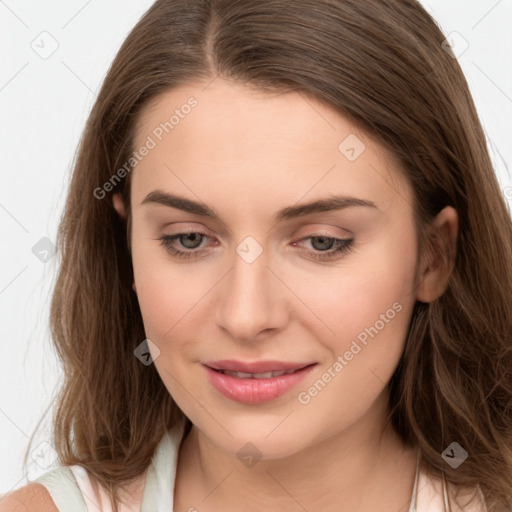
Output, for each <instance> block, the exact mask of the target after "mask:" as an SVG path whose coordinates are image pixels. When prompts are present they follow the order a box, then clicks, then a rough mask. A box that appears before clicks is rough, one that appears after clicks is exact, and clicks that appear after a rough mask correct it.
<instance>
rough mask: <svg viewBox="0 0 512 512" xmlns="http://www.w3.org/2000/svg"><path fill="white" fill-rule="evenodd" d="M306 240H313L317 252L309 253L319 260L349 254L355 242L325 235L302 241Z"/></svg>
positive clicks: (312, 243)
mask: <svg viewBox="0 0 512 512" xmlns="http://www.w3.org/2000/svg"><path fill="white" fill-rule="evenodd" d="M304 240H311V245H312V247H313V248H314V249H316V250H314V251H308V253H309V254H310V256H311V257H313V258H315V259H318V260H330V259H334V258H335V257H336V256H338V255H340V254H342V253H346V252H348V251H349V250H350V249H351V248H352V244H353V242H354V239H353V238H336V237H330V236H325V235H312V236H308V237H305V238H302V239H301V241H304ZM293 245H296V244H295V243H294V244H293Z"/></svg>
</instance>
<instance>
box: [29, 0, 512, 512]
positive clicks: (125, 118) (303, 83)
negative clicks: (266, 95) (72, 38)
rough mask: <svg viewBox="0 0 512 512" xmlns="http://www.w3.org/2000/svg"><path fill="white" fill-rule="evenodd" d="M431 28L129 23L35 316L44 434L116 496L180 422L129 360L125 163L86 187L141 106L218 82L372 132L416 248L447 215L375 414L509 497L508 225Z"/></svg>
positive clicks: (384, 13)
mask: <svg viewBox="0 0 512 512" xmlns="http://www.w3.org/2000/svg"><path fill="white" fill-rule="evenodd" d="M444 40H445V36H444V35H443V33H442V32H441V30H440V29H439V27H438V26H437V24H436V22H435V21H434V20H433V19H432V17H431V16H430V15H429V14H428V13H427V12H426V11H425V10H424V9H423V8H422V6H421V5H420V4H419V2H417V1H416V0H388V1H386V2H383V1H382V0H294V1H293V2H289V1H288V0H257V1H250V0H241V1H237V2H234V1H232V0H158V1H156V2H155V3H154V4H153V5H152V7H151V8H150V9H149V10H148V11H147V13H146V14H145V15H144V16H143V17H142V19H141V20H140V21H139V22H138V23H137V25H136V26H135V28H134V29H133V30H132V32H131V33H130V34H129V36H128V37H127V39H126V41H125V42H124V44H123V45H122V47H121V49H120V50H119V52H118V54H117V56H116V58H115V60H114V62H113V64H112V66H111V68H110V70H109V72H108V74H107V76H106V78H105V80H104V83H103V86H102V88H101V91H100V92H99V95H98V98H97V101H96V103H95V105H94V107H93V109H92V112H91V114H90V117H89V119H88V122H87V126H86V128H85V131H84V134H83V137H82V139H81V142H80V146H79V150H78V154H77V159H76V162H75V166H74V171H73V175H72V179H71V182H70V187H69V194H68V197H67V203H66V206H65V211H64V213H63V217H62V219H61V222H60V226H59V231H58V236H57V246H58V248H59V251H60V255H61V258H62V260H61V265H60V269H59V273H58V278H57V281H56V285H55V289H54V293H53V298H52V303H51V318H50V321H51V324H50V325H51V334H52V338H53V341H54V343H55V346H56V349H57V352H58V355H59V357H60V359H61V361H62V365H63V369H64V376H65V381H64V382H63V385H62V387H61V389H60V393H59V396H58V403H57V407H56V410H55V416H54V418H53V425H54V433H53V435H54V439H53V445H54V447H55V449H56V450H57V453H58V455H59V461H60V462H61V463H62V464H80V465H82V466H83V467H84V468H86V469H87V471H88V472H89V473H90V474H91V475H93V476H94V477H95V478H96V479H97V480H98V481H99V483H100V484H101V485H103V486H104V487H105V488H106V489H107V490H108V491H109V494H110V496H111V499H112V503H113V506H114V507H116V506H117V504H118V491H119V490H120V489H121V488H123V486H124V485H125V484H126V483H128V482H129V481H131V480H132V479H134V478H135V477H136V476H138V475H140V474H142V473H143V472H144V471H145V470H146V469H147V467H148V465H149V464H150V461H151V457H152V455H153V453H154V451H155V448H156V446H157V444H158V443H159V441H160V440H161V438H162V436H163V434H164V433H165V431H166V430H168V429H169V428H170V427H171V426H173V425H174V424H176V422H178V421H182V420H185V421H186V422H187V426H188V428H189V427H190V421H189V420H188V419H187V418H185V416H184V414H183V413H182V412H181V410H180V409H179V408H178V407H177V405H176V404H175V402H174V401H173V399H172V398H171V396H170V395H169V393H168V391H167V389H166V388H165V386H164V385H163V383H162V381H161V379H160V377H159V375H158V373H157V371H156V369H155V367H154V365H150V366H145V365H143V364H141V362H140V361H139V360H138V359H137V358H136V357H135V356H134V349H135V348H136V347H137V346H138V345H139V344H140V343H141V341H142V340H144V339H145V334H144V329H143V323H142V318H141V313H140V309H139V306H138V302H137V297H136V295H135V293H134V292H133V290H132V288H131V285H132V282H133V272H132V266H131V256H130V250H129V231H130V230H129V224H128V226H127V225H126V224H125V223H124V222H123V221H122V220H121V219H120V217H119V216H118V215H117V213H116V211H115V210H114V208H113V204H112V194H113V192H117V191H122V194H123V200H124V202H125V205H126V207H127V209H128V213H129V205H130V176H131V173H129V172H128V173H126V177H125V176H124V175H123V179H122V180H121V182H120V183H119V184H118V185H117V186H116V187H115V189H114V190H113V191H111V192H109V193H106V194H105V197H104V198H98V194H96V195H95V194H94V191H95V190H97V189H98V188H102V187H103V188H102V190H106V187H104V184H105V183H107V182H108V181H109V179H111V177H112V176H113V175H114V174H115V173H116V171H117V170H118V169H120V168H122V167H123V165H125V163H126V162H128V161H129V159H130V156H131V155H132V153H133V151H134V149H135V148H134V147H133V140H134V130H135V127H136V122H137V120H138V119H139V117H140V113H141V111H143V109H144V108H145V106H146V105H147V104H148V101H149V100H151V99H154V98H155V97H156V96H157V95H158V94H160V93H162V92H164V91H168V90H170V89H172V88H173V87H177V86H179V85H184V84H193V83H199V82H205V83H207V82H209V81H211V80H212V79H214V78H215V77H216V76H220V77H222V78H224V79H228V80H232V81H234V82H238V83H240V84H244V85H246V86H248V87H252V88H255V89H257V90H261V91H269V92H283V93H285V92H302V93H305V94H309V95H311V96H312V97H314V98H316V99H317V100H318V101H321V102H325V104H326V105H328V106H330V107H331V108H333V109H335V110H336V111H338V112H339V113H340V114H341V115H343V116H345V117H347V118H348V119H349V120H350V121H352V122H353V123H354V124H356V125H357V126H359V127H361V128H362V129H363V130H366V132H367V133H369V134H371V135H373V136H375V137H376V138H377V139H378V140H379V141H380V142H382V144H384V145H385V146H386V147H387V148H388V149H389V150H390V151H391V152H392V153H393V154H394V155H395V156H396V158H397V161H398V162H399V163H400V167H401V168H400V172H402V173H404V175H405V177H406V178H407V180H408V181H409V183H410V184H411V186H412V188H413V190H414V199H415V200H414V205H413V207H414V214H415V220H416V227H417V236H418V240H419V241H420V243H421V245H420V247H421V248H422V250H426V249H427V248H429V247H433V245H432V244H433V242H432V241H431V240H429V238H428V236H427V231H426V226H427V224H428V223H429V221H431V220H432V219H433V217H434V216H435V215H436V214H437V213H438V212H439V211H440V210H441V209H442V208H443V207H444V206H446V205H452V206H453V207H455V208H456V209H457V211H458V214H459V236H458V240H457V253H456V259H455V264H454V268H453V272H452V274H451V277H450V280H449V283H448V287H447V289H446V291H445V293H444V294H443V295H442V296H441V297H440V298H438V299H437V300H435V301H434V302H432V303H428V304H426V303H420V302H417V303H416V305H415V308H414V313H413V316H412V318H411V323H410V329H409V335H408V339H407V340H406V345H405V350H404V353H403V355H402V358H401V360H400V363H399V365H398V367H397V369H396V371H395V373H394V375H393V377H392V380H391V383H390V391H391V403H390V404H389V405H390V421H392V424H393V426H394V427H395V429H396V430H397V432H398V433H399V435H400V436H401V438H402V440H403V442H404V444H405V445H409V446H418V447H419V448H420V450H421V453H422V455H423V461H424V464H425V466H426V467H427V468H428V469H429V471H431V472H432V474H434V475H438V476H440V477H441V476H442V477H443V478H445V479H446V481H448V482H451V483H453V484H455V485H461V486H475V485H477V484H479V485H480V487H481V489H482V491H483V494H484V496H485V498H486V502H487V507H488V510H489V512H503V511H505V510H510V509H511V508H512V491H511V487H512V484H511V480H512V400H511V397H512V373H511V372H512V221H511V217H510V213H509V211H508V209H507V205H506V202H505V199H504V197H503V195H502V192H501V191H500V187H499V185H498V182H497V179H496V176H495V174H494V170H493V167H492V163H491V160H490V157H489V154H488V149H487V145H486V139H485V136H484V132H483V130H482V126H481V124H480V121H479V119H478V117H477V113H476V110H475V106H474V103H473V100H472V98H471V95H470V92H469V89H468V85H467V82H466V80H465V78H464V75H463V73H462V70H461V68H460V66H459V64H458V62H457V60H456V59H455V58H454V56H453V55H452V54H450V53H449V49H447V48H446V45H444V46H443V45H442V43H443V41H444ZM199 108H200V107H199ZM118 176H119V173H118ZM127 228H128V229H127ZM127 233H128V234H127ZM453 441H456V442H457V443H459V444H460V445H461V446H462V447H463V448H464V449H465V450H466V451H467V452H468V454H469V457H468V459H467V460H466V461H465V462H464V463H463V464H462V465H461V466H460V467H458V468H457V469H453V468H451V467H450V466H449V465H447V464H446V463H445V462H444V461H443V459H442V457H441V453H442V452H443V451H444V450H445V448H446V447H447V446H448V445H450V443H452V442H453ZM25 461H26V458H25Z"/></svg>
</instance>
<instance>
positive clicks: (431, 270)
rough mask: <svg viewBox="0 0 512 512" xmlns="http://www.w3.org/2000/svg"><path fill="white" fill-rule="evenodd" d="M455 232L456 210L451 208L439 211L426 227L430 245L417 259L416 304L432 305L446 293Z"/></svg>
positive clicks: (454, 244)
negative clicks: (429, 303) (418, 259)
mask: <svg viewBox="0 0 512 512" xmlns="http://www.w3.org/2000/svg"><path fill="white" fill-rule="evenodd" d="M458 229H459V222H458V215H457V210H455V208H453V207H451V206H447V207H445V208H443V209H442V210H441V212H439V214H438V215H437V216H436V218H435V219H434V221H433V222H432V224H431V225H430V226H429V230H428V233H429V237H430V240H431V243H430V245H429V249H428V250H426V251H425V253H424V254H422V255H421V258H420V264H419V272H418V279H419V282H418V283H417V287H416V300H418V301H420V302H426V303H428V302H433V301H434V300H436V299H437V298H439V297H440V296H441V295H442V294H443V293H444V291H445V290H446V287H447V286H448V281H449V278H450V275H451V273H452V270H453V267H454V265H455V257H456V246H457V235H458Z"/></svg>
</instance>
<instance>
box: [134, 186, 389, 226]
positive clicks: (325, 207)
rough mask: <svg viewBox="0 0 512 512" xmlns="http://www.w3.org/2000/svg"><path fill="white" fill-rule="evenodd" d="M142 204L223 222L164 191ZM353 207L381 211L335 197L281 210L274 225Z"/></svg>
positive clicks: (209, 210)
mask: <svg viewBox="0 0 512 512" xmlns="http://www.w3.org/2000/svg"><path fill="white" fill-rule="evenodd" d="M142 204H159V205H163V206H168V207H170V208H177V209H179V210H183V211H185V212H188V213H191V214H194V215H199V216H201V217H208V218H211V219H215V220H219V221H222V219H221V216H220V215H219V213H218V212H217V211H216V210H215V209H213V208H211V207H209V206H208V205H206V204H204V203H200V202H197V201H193V200H191V199H187V198H185V197H181V196H176V195H173V194H168V193H167V192H163V191H162V190H153V191H152V192H150V193H149V194H148V195H147V196H146V197H145V198H144V200H143V201H142V202H141V205H142ZM353 206H363V207H369V208H375V209H377V210H378V209H379V208H378V206H377V205H376V204H375V203H374V202H373V201H369V200H367V199H360V198H357V197H350V196H343V195H334V196H329V197H326V198H323V199H319V200H316V201H313V202H310V203H305V204H299V205H294V206H288V207H286V208H283V209H282V210H279V211H278V212H277V213H276V215H275V216H274V220H273V222H274V223H277V222H282V221H284V220H291V219H295V218H297V217H303V216H306V215H311V214H313V213H318V212H327V211H333V210H342V209H344V208H349V207H353Z"/></svg>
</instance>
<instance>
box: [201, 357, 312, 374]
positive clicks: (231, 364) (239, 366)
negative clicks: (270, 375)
mask: <svg viewBox="0 0 512 512" xmlns="http://www.w3.org/2000/svg"><path fill="white" fill-rule="evenodd" d="M203 364H204V365H205V366H209V367H210V368H213V369H214V370H228V371H232V372H242V373H267V372H274V371H279V370H284V371H288V370H299V369H300V368H304V367H306V366H310V365H311V364H315V363H314V361H313V362H309V363H295V362H287V361H275V360H274V361H270V360H269V361H253V362H243V361H236V360H234V359H223V360H221V361H205V362H203Z"/></svg>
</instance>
